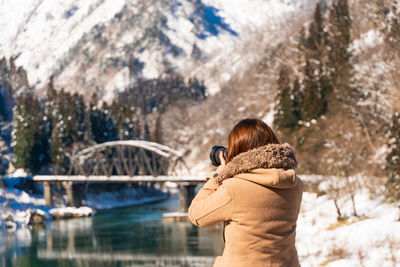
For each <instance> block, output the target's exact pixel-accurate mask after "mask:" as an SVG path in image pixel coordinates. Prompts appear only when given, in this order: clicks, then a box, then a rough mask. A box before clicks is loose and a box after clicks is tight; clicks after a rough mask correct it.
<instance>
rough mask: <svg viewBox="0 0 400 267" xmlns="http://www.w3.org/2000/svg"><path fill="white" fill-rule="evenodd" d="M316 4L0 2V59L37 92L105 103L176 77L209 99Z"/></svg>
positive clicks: (298, 0) (276, 0) (241, 0)
mask: <svg viewBox="0 0 400 267" xmlns="http://www.w3.org/2000/svg"><path fill="white" fill-rule="evenodd" d="M314 2H315V1H313V0H252V1H249V0H237V1H227V0H214V1H211V0H85V1H82V0H65V1H50V0H47V1H45V0H29V1H27V0H13V1H7V0H1V1H0V57H3V56H5V57H6V58H9V57H15V58H16V61H15V62H16V65H17V66H23V68H24V69H25V70H26V71H27V74H28V80H29V84H30V85H31V86H34V87H35V88H36V89H37V90H39V91H40V89H41V88H43V87H44V85H45V84H46V83H47V82H48V80H49V78H50V77H51V76H53V77H54V84H55V85H56V86H57V87H59V88H61V87H63V88H65V89H66V90H68V91H79V92H87V94H90V93H93V92H94V91H96V92H97V93H98V94H100V95H102V96H104V97H105V98H106V99H107V98H109V97H112V96H113V95H114V93H115V91H116V90H123V89H124V88H125V87H126V86H127V85H128V84H129V83H130V82H132V81H133V80H134V79H135V78H137V77H145V78H155V77H158V76H160V75H161V74H163V73H165V72H168V71H176V72H178V73H181V74H182V75H183V76H184V77H187V78H189V77H194V76H195V77H197V78H198V79H202V80H204V81H205V84H206V86H207V87H208V89H209V93H211V94H213V93H215V92H217V91H219V89H220V88H221V86H223V84H224V83H225V82H227V81H229V79H230V77H232V76H233V75H236V74H237V73H240V71H241V70H243V69H244V68H245V66H246V65H247V63H248V62H251V61H254V60H255V57H256V56H257V53H254V49H263V47H261V46H257V42H254V40H265V38H268V34H267V32H268V30H270V29H273V27H275V25H278V24H280V23H283V22H284V21H285V19H287V18H290V14H293V13H294V12H301V11H302V10H304V9H309V8H312V7H313V4H314ZM260 38H261V39H260ZM251 41H253V42H252V43H253V46H252V47H249V46H248V44H249V42H251Z"/></svg>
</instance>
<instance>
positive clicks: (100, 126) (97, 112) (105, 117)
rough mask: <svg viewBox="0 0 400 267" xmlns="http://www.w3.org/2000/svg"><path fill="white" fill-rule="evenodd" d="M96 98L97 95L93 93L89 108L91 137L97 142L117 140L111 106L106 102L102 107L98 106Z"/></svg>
mask: <svg viewBox="0 0 400 267" xmlns="http://www.w3.org/2000/svg"><path fill="white" fill-rule="evenodd" d="M96 99H97V96H96V95H94V96H93V97H92V101H91V104H90V110H89V120H90V127H91V133H92V139H93V140H94V141H95V142H96V143H98V144H99V143H104V142H107V141H113V140H117V129H116V127H115V123H114V119H113V116H112V112H111V108H110V107H109V106H108V105H107V103H104V104H103V106H102V108H98V107H97V100H96Z"/></svg>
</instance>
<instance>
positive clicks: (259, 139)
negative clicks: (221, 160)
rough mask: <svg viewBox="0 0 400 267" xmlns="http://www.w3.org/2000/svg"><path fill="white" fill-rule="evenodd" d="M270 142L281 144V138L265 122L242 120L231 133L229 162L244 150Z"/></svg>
mask: <svg viewBox="0 0 400 267" xmlns="http://www.w3.org/2000/svg"><path fill="white" fill-rule="evenodd" d="M268 144H279V140H278V138H277V137H276V135H275V133H274V132H273V131H272V129H271V128H270V127H269V126H268V125H267V124H266V123H265V122H263V121H262V120H259V119H244V120H241V121H240V122H239V123H238V124H236V125H235V127H233V129H232V131H231V132H230V134H229V141H228V156H227V162H229V161H230V160H231V159H232V158H234V157H235V156H236V155H238V154H240V153H242V152H246V151H248V150H250V149H254V148H257V147H260V146H265V145H268Z"/></svg>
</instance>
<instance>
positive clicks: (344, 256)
mask: <svg viewBox="0 0 400 267" xmlns="http://www.w3.org/2000/svg"><path fill="white" fill-rule="evenodd" d="M302 177H303V176H302ZM320 178H323V177H317V176H304V180H315V179H317V180H318V179H320ZM356 206H357V212H358V214H359V217H354V216H349V217H348V218H347V221H346V223H343V224H341V225H338V224H337V219H336V210H335V206H334V204H333V201H332V200H331V199H329V198H328V197H327V196H326V195H323V196H320V197H317V194H316V193H310V192H305V193H304V194H303V200H302V204H301V211H300V215H299V219H298V221H297V237H296V247H297V250H298V254H299V259H300V262H301V265H302V266H321V265H324V264H325V265H324V266H330V267H332V266H346V267H347V266H348V267H351V266H361V265H362V266H378V265H379V266H396V264H399V259H400V250H399V249H398V248H400V223H399V221H396V220H397V219H398V218H399V215H400V213H399V208H398V207H395V206H394V205H393V204H387V203H384V198H383V197H379V196H378V197H373V198H371V195H370V194H369V193H368V192H359V193H358V194H357V195H356ZM351 208H352V206H351V203H350V201H347V202H346V203H344V207H343V212H344V213H345V214H347V215H348V214H351ZM392 257H394V258H392ZM393 259H394V260H396V259H397V263H396V262H393Z"/></svg>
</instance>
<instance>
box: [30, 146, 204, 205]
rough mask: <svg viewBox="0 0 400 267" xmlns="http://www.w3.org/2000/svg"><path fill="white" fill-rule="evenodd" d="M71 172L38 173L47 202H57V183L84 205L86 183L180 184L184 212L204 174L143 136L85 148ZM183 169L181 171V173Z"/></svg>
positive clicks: (70, 198) (72, 200)
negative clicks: (190, 168)
mask: <svg viewBox="0 0 400 267" xmlns="http://www.w3.org/2000/svg"><path fill="white" fill-rule="evenodd" d="M70 163H71V168H70V170H69V172H68V175H35V176H34V177H33V180H34V181H36V182H41V183H43V184H44V198H45V201H46V205H52V204H53V190H52V185H53V184H61V185H62V186H63V187H64V189H65V192H66V197H67V204H68V205H69V206H75V207H78V206H81V204H82V198H83V192H82V184H84V183H139V184H159V185H160V186H161V187H162V186H163V184H164V183H166V182H174V183H177V184H178V189H179V193H180V208H179V211H180V212H187V209H188V207H189V205H190V203H191V201H192V200H193V198H194V194H195V187H196V186H197V185H198V184H199V183H203V182H204V181H205V180H204V177H198V176H192V175H190V171H189V168H188V166H187V165H186V163H185V161H184V160H183V158H182V155H181V154H180V153H179V152H178V151H176V150H174V149H172V148H170V147H167V146H164V145H161V144H158V143H154V142H148V141H141V140H129V141H112V142H106V143H102V144H97V145H94V146H91V147H88V148H85V149H83V150H81V151H79V152H77V153H75V154H74V155H72V156H71V159H70ZM178 172H180V173H178Z"/></svg>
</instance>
